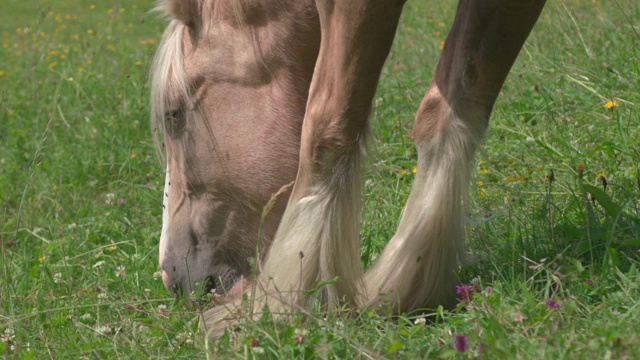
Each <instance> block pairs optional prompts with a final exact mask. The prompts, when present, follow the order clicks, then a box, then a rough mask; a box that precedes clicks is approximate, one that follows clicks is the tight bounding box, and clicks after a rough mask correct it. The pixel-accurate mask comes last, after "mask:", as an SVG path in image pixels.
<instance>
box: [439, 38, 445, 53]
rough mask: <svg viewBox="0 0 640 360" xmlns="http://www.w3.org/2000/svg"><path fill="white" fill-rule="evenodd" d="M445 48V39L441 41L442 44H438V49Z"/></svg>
mask: <svg viewBox="0 0 640 360" xmlns="http://www.w3.org/2000/svg"><path fill="white" fill-rule="evenodd" d="M442 49H444V40H443V41H440V45H439V46H438V50H440V51H442Z"/></svg>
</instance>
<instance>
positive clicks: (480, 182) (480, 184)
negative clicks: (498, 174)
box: [476, 180, 484, 186]
mask: <svg viewBox="0 0 640 360" xmlns="http://www.w3.org/2000/svg"><path fill="white" fill-rule="evenodd" d="M476 185H478V186H482V185H484V181H482V180H480V181H478V182H476Z"/></svg>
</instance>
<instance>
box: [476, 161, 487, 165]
mask: <svg viewBox="0 0 640 360" xmlns="http://www.w3.org/2000/svg"><path fill="white" fill-rule="evenodd" d="M484 164H486V163H485V162H484V160H480V161H478V166H480V165H484Z"/></svg>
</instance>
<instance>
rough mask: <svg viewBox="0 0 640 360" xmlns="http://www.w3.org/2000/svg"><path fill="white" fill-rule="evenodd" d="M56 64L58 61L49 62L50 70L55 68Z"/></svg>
mask: <svg viewBox="0 0 640 360" xmlns="http://www.w3.org/2000/svg"><path fill="white" fill-rule="evenodd" d="M56 65H58V63H56V62H55V61H54V62H52V63H50V64H49V70H51V69H53V68H54V67H56Z"/></svg>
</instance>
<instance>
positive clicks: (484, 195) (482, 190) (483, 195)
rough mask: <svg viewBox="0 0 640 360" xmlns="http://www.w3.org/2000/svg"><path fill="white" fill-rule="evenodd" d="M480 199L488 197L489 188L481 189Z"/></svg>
mask: <svg viewBox="0 0 640 360" xmlns="http://www.w3.org/2000/svg"><path fill="white" fill-rule="evenodd" d="M478 197H479V198H480V200H484V199H486V198H487V190H486V189H485V188H482V189H480V194H479V195H478Z"/></svg>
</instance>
